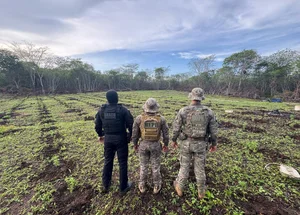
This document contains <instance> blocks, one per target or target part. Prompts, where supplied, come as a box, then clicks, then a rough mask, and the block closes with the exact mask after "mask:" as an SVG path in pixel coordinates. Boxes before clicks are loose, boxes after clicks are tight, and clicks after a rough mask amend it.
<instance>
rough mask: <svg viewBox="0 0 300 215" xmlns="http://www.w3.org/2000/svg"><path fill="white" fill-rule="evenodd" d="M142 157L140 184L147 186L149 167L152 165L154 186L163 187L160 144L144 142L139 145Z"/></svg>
mask: <svg viewBox="0 0 300 215" xmlns="http://www.w3.org/2000/svg"><path fill="white" fill-rule="evenodd" d="M139 156H140V180H139V184H142V185H145V183H146V181H147V176H148V167H149V164H151V168H152V180H153V184H154V185H161V183H162V179H161V174H160V157H161V144H160V142H151V141H142V142H141V143H140V145H139Z"/></svg>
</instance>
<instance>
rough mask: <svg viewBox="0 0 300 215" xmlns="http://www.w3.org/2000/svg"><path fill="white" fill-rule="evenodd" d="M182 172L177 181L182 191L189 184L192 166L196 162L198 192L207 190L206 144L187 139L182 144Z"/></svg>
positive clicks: (195, 171) (180, 145) (180, 171)
mask: <svg viewBox="0 0 300 215" xmlns="http://www.w3.org/2000/svg"><path fill="white" fill-rule="evenodd" d="M179 147H180V170H179V173H178V176H177V178H176V181H177V182H178V184H179V186H180V187H181V189H182V190H184V187H185V185H186V183H187V180H188V177H189V172H190V164H191V161H192V160H194V173H195V176H196V181H197V187H198V190H200V191H201V192H203V191H204V190H205V183H206V175H205V169H204V167H205V157H206V142H205V141H196V140H190V139H186V140H183V141H181V142H180V144H179Z"/></svg>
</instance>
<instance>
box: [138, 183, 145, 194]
mask: <svg viewBox="0 0 300 215" xmlns="http://www.w3.org/2000/svg"><path fill="white" fill-rule="evenodd" d="M139 190H140V192H141V193H145V192H146V187H145V185H143V184H139Z"/></svg>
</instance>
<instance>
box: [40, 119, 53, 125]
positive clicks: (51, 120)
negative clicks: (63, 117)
mask: <svg viewBox="0 0 300 215" xmlns="http://www.w3.org/2000/svg"><path fill="white" fill-rule="evenodd" d="M54 122H56V121H55V120H53V119H46V120H43V121H42V122H41V124H48V123H54Z"/></svg>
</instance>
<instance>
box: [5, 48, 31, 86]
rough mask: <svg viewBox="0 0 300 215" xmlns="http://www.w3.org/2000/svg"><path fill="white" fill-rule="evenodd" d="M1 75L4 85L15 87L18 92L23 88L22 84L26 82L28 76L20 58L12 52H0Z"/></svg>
mask: <svg viewBox="0 0 300 215" xmlns="http://www.w3.org/2000/svg"><path fill="white" fill-rule="evenodd" d="M0 74H1V77H2V82H3V83H2V84H5V83H6V84H10V85H14V86H15V87H16V89H17V90H19V89H20V87H21V82H24V81H26V74H25V70H24V67H23V65H22V63H21V62H20V60H19V58H18V57H17V56H16V55H14V54H13V53H12V52H11V51H8V50H0Z"/></svg>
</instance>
